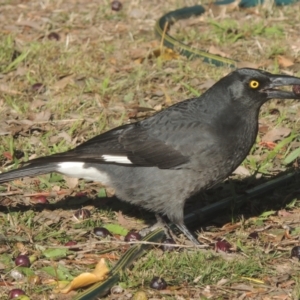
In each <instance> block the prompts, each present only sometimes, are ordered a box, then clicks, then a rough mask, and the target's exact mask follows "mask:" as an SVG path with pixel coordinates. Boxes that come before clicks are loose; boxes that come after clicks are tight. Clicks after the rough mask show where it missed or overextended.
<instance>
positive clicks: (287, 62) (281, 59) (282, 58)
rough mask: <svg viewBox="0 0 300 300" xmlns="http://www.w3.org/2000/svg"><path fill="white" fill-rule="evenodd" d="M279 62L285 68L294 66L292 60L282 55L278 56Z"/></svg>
mask: <svg viewBox="0 0 300 300" xmlns="http://www.w3.org/2000/svg"><path fill="white" fill-rule="evenodd" d="M277 62H278V64H279V65H280V66H281V67H283V68H288V67H291V66H293V65H294V62H293V61H292V60H290V59H289V58H287V57H285V56H282V55H278V56H277Z"/></svg>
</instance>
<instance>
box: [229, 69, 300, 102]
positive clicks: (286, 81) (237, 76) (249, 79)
mask: <svg viewBox="0 0 300 300" xmlns="http://www.w3.org/2000/svg"><path fill="white" fill-rule="evenodd" d="M224 79H225V82H226V83H225V82H224V83H225V84H226V85H227V89H228V90H229V91H230V94H231V96H232V97H233V99H236V100H238V101H242V102H244V104H248V105H249V106H253V105H254V106H257V107H260V106H261V105H262V104H263V103H265V102H266V101H267V100H269V99H300V93H298V92H297V90H299V89H298V87H300V78H297V77H294V76H289V75H275V74H271V73H269V72H266V71H262V70H257V69H250V68H244V69H238V70H235V71H233V72H231V73H230V74H228V75H227V76H226V77H224ZM282 86H293V87H297V88H293V91H287V90H282V89H279V87H282ZM294 91H296V92H294Z"/></svg>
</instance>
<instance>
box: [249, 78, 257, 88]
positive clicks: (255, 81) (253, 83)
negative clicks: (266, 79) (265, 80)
mask: <svg viewBox="0 0 300 300" xmlns="http://www.w3.org/2000/svg"><path fill="white" fill-rule="evenodd" d="M249 86H250V87H251V88H252V89H257V88H258V87H259V82H258V81H257V80H251V81H250V82H249Z"/></svg>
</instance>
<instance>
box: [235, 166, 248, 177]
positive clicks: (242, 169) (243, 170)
mask: <svg viewBox="0 0 300 300" xmlns="http://www.w3.org/2000/svg"><path fill="white" fill-rule="evenodd" d="M233 173H234V174H236V175H241V176H250V175H251V174H250V172H249V170H248V169H246V168H245V167H243V166H239V167H237V168H236V169H235V171H234V172H233Z"/></svg>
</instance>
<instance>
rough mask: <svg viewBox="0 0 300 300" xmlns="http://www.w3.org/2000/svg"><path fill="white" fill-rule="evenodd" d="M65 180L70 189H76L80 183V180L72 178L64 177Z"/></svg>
mask: <svg viewBox="0 0 300 300" xmlns="http://www.w3.org/2000/svg"><path fill="white" fill-rule="evenodd" d="M63 178H64V180H65V181H66V184H67V186H68V188H70V189H74V188H75V187H76V186H77V185H78V181H79V179H78V178H72V177H68V176H63Z"/></svg>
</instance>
